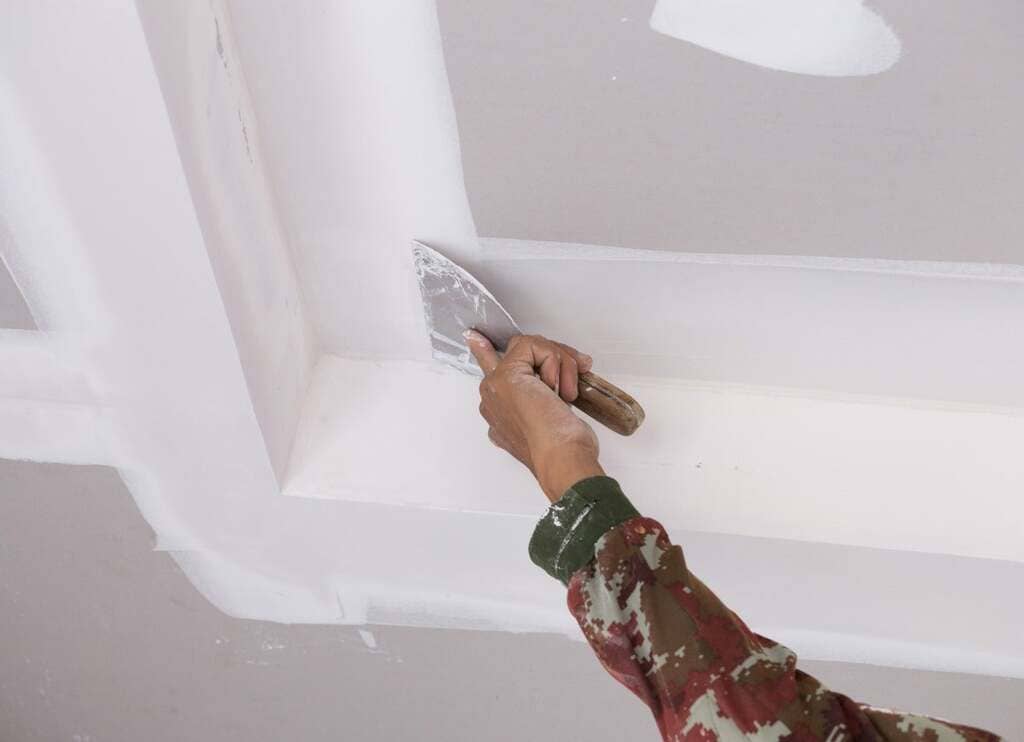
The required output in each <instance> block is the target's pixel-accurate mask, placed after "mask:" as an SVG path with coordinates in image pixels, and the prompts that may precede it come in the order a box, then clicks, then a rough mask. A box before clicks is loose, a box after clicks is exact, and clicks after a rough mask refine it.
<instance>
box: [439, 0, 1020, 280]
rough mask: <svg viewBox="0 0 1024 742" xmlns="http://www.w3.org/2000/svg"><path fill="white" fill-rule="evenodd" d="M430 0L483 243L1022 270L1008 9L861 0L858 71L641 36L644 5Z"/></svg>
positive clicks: (1015, 84)
mask: <svg viewBox="0 0 1024 742" xmlns="http://www.w3.org/2000/svg"><path fill="white" fill-rule="evenodd" d="M438 5H439V12H440V17H441V28H442V33H443V37H444V47H445V57H446V63H447V67H448V74H449V78H450V80H451V85H452V92H453V96H454V100H455V105H456V112H457V115H458V123H459V130H460V134H461V139H462V153H463V163H464V167H465V173H466V184H467V188H468V191H469V196H470V202H471V205H472V208H473V214H474V217H475V220H476V224H477V227H478V229H479V231H480V234H481V235H484V236H489V237H514V238H523V239H532V240H549V241H563V242H578V243H588V244H600V245H615V246H622V247H638V248H650V249H664V250H676V251H686V252H699V253H707V252H714V253H749V254H783V255H821V256H831V257H864V258H892V259H914V260H950V261H995V262H1007V263H1020V262H1024V247H1022V246H1021V240H1020V236H1021V233H1022V231H1024V215H1022V212H1021V210H1020V208H1019V204H1018V202H1019V194H1020V193H1022V192H1024V148H1022V147H1021V146H1020V132H1021V131H1024V98H1022V96H1021V95H1020V70H1021V69H1024V45H1022V44H1021V43H1020V33H1019V29H1020V28H1021V26H1022V24H1024V6H1022V5H1021V4H1020V3H1018V2H1016V0H993V1H992V2H986V3H964V2H958V1H957V0H935V1H934V2H929V3H926V4H920V3H903V2H898V0H879V1H878V2H873V3H871V4H870V5H871V8H872V11H873V12H875V13H877V14H878V15H879V16H880V17H881V18H884V20H885V23H886V24H888V27H890V28H891V29H892V31H893V33H894V34H895V35H896V36H897V37H898V39H899V41H900V43H901V44H902V50H901V52H900V56H899V59H898V61H896V62H895V63H894V64H892V66H891V67H888V68H887V69H884V71H882V72H880V73H878V74H869V75H865V76H856V77H823V76H816V75H813V74H794V73H792V72H785V71H779V70H775V69H768V68H766V67H765V66H758V64H754V63H750V62H746V61H740V60H738V59H735V58H733V57H730V56H727V55H726V54H725V53H718V52H715V51H711V50H709V49H708V48H704V47H702V46H697V45H695V44H694V43H690V42H688V41H685V40H682V39H681V38H676V37H673V36H669V35H666V34H665V33H658V32H655V31H654V30H652V28H651V26H650V20H651V16H652V11H653V10H654V8H655V2H654V1H653V0H567V1H566V2H560V3H522V2H517V0H487V1H486V2H480V1H479V0H439V3H438ZM681 5H685V3H683V2H682V0H679V1H678V2H676V3H675V4H673V5H672V8H673V9H677V8H676V6H681ZM780 5H786V6H787V7H788V6H789V5H799V4H798V3H797V4H794V3H788V4H786V3H781V4H780ZM662 6H663V9H664V4H662ZM661 25H662V26H664V24H661ZM811 26H813V24H811ZM811 26H808V28H811ZM780 28H782V27H781V26H779V25H778V24H774V25H773V24H764V30H763V33H764V34H765V36H766V37H765V38H764V39H760V40H758V39H749V38H744V39H739V40H737V43H736V44H732V45H730V44H727V43H724V42H723V40H722V39H718V37H715V38H716V39H717V41H716V42H715V43H714V44H712V46H714V47H716V48H719V49H722V50H723V51H726V52H728V51H729V50H730V49H733V50H735V49H741V50H742V49H753V50H755V51H757V50H759V49H760V50H764V49H767V50H769V51H771V50H773V49H775V50H778V48H779V43H776V42H779V40H778V39H773V38H769V37H770V36H771V35H772V34H778V33H779V32H780ZM750 30H751V29H747V31H750ZM754 30H755V31H756V29H754ZM833 30H834V29H833ZM685 31H686V29H682V30H679V33H680V35H682V36H685V35H686V34H685ZM811 33H812V32H811V31H808V32H807V34H811ZM833 35H835V34H833ZM840 36H842V35H841V34H839V35H836V38H839V37H840ZM805 37H806V38H805ZM701 38H703V37H701ZM826 40H827V39H826ZM725 41H728V39H726V40H725ZM740 41H742V42H743V43H742V44H740V43H739V42H740ZM812 41H813V42H814V43H817V42H819V41H822V39H819V38H818V37H816V36H815V37H813V38H812V37H811V36H809V35H805V36H801V37H800V38H797V39H795V40H793V41H792V43H804V42H806V43H811V42H812ZM720 42H721V43H720ZM755 42H757V43H755ZM760 42H764V43H760ZM708 43H710V42H708ZM811 51H813V50H811ZM826 51H827V50H826ZM780 53H781V52H780ZM745 56H747V57H749V58H751V59H753V60H755V61H757V60H760V61H761V63H762V64H768V63H770V61H771V59H774V57H771V56H770V55H769V57H764V56H763V55H761V56H758V55H756V54H754V55H749V54H748V55H745ZM798 57H799V55H798ZM766 59H767V60H768V61H765V60H766ZM802 59H803V57H800V58H799V59H798V60H797V61H800V60H802ZM803 61H804V62H806V60H803ZM889 61H891V60H888V61H887V62H886V64H888V62H889ZM796 68H801V66H800V65H796ZM802 68H807V69H812V70H813V69H814V67H813V66H808V65H806V64H804V65H803V67H802ZM878 68H880V69H883V68H885V65H878ZM866 69H867V68H866ZM869 71H870V70H869Z"/></svg>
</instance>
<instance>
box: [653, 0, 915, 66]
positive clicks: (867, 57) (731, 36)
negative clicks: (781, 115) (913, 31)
mask: <svg viewBox="0 0 1024 742" xmlns="http://www.w3.org/2000/svg"><path fill="white" fill-rule="evenodd" d="M651 28H653V29H654V30H655V31H658V32H660V33H663V34H666V35H668V36H673V37H675V38H677V39H682V40H683V41H689V42H691V43H693V44H696V45H697V46H702V47H704V48H706V49H710V50H712V51H715V52H718V53H719V54H724V55H726V56H729V57H733V58H735V59H739V60H741V61H744V62H750V63H752V64H756V65H759V66H762V67H769V68H772V69H776V70H783V71H786V72H797V73H801V74H805V75H823V76H827V77H850V76H858V75H873V74H877V73H879V72H884V71H885V70H887V69H889V68H890V67H892V66H893V65H894V64H895V63H896V62H897V61H898V60H899V58H900V50H901V45H900V40H899V38H898V37H897V36H896V34H895V33H894V32H893V30H892V29H891V28H890V27H889V26H888V25H887V24H886V22H885V20H883V19H882V17H881V16H880V15H878V14H877V13H876V12H874V11H872V10H870V9H868V8H866V7H864V3H863V0H658V3H657V5H656V6H655V8H654V12H653V14H652V15H651Z"/></svg>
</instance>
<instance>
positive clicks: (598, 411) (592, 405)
mask: <svg viewBox="0 0 1024 742" xmlns="http://www.w3.org/2000/svg"><path fill="white" fill-rule="evenodd" d="M573 405H574V406H575V407H576V409H578V410H580V411H581V412H583V413H585V414H587V415H589V416H590V417H592V418H594V419H595V420H597V421H598V422H599V423H601V424H602V425H604V426H606V427H608V428H611V429H612V430H614V431H615V432H616V433H618V434H620V435H632V434H633V433H634V432H635V431H636V429H637V428H639V427H640V423H642V422H643V421H644V408H643V407H641V406H640V403H639V402H637V401H636V400H635V399H633V398H632V397H631V396H629V395H628V394H626V393H625V392H624V391H622V390H621V389H619V388H618V387H617V386H615V385H614V384H611V383H609V382H607V381H605V380H604V379H602V378H601V377H600V376H598V375H597V374H592V373H589V372H587V373H583V374H580V376H579V396H577V397H576V400H575V401H574V402H573Z"/></svg>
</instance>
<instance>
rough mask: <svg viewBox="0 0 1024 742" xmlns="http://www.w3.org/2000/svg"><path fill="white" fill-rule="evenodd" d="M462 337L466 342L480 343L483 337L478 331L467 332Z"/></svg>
mask: <svg viewBox="0 0 1024 742" xmlns="http://www.w3.org/2000/svg"><path fill="white" fill-rule="evenodd" d="M462 337H464V338H465V339H466V340H472V341H473V342H479V341H480V338H481V337H482V335H480V333H479V332H477V331H476V330H466V331H465V332H464V333H462Z"/></svg>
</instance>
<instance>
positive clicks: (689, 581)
mask: <svg viewBox="0 0 1024 742" xmlns="http://www.w3.org/2000/svg"><path fill="white" fill-rule="evenodd" d="M530 556H531V558H532V559H533V561H534V562H536V563H537V564H538V565H539V566H541V567H543V568H544V569H545V570H546V571H547V572H548V573H549V574H551V575H552V576H554V577H556V578H557V579H559V580H561V581H562V582H563V583H566V584H567V585H568V587H569V599H568V602H569V608H570V610H571V611H572V613H573V615H574V616H575V618H576V620H577V622H579V625H580V627H581V628H582V629H583V633H584V634H585V636H586V638H587V641H588V642H589V643H590V646H591V647H592V648H593V650H594V652H595V653H596V654H597V656H598V658H599V659H600V661H601V663H602V664H603V665H604V667H605V669H606V670H607V671H608V672H609V673H610V674H611V675H612V677H614V678H615V679H616V680H618V681H619V682H620V683H622V684H623V685H624V686H626V687H627V688H629V690H631V691H632V692H633V693H634V694H636V695H637V696H639V697H640V699H641V700H643V701H644V703H646V704H647V705H648V706H649V707H650V709H651V711H652V712H653V713H654V716H655V719H656V721H657V724H658V728H659V730H660V731H661V734H662V737H663V738H664V739H666V740H702V741H703V740H768V739H773V740H774V739H787V740H794V741H803V740H806V741H808V742H819V741H820V742H825V741H827V742H839V740H850V739H854V740H914V741H921V742H924V741H925V740H927V741H928V742H946V741H947V740H948V741H950V742H951V741H953V740H956V741H957V742H960V741H965V742H991V741H993V740H998V739H999V738H998V737H997V736H996V735H994V734H991V733H988V732H983V731H981V730H977V729H973V728H969V727H964V726H961V725H956V724H952V723H950V722H945V721H941V720H938V719H933V718H929V717H924V716H917V715H913V714H904V713H900V712H895V711H889V710H886V709H879V708H874V707H870V706H866V705H864V704H858V703H856V702H854V701H852V700H850V699H849V698H847V697H846V696H844V695H841V694H839V693H834V692H832V691H830V690H829V689H828V688H826V687H825V686H823V685H822V684H821V683H819V682H818V681H817V680H815V679H814V678H813V677H811V676H809V675H807V674H806V673H804V672H802V671H800V670H798V669H797V667H796V655H795V654H794V653H793V652H792V651H790V650H789V649H787V648H786V647H784V646H782V645H781V644H777V643H776V642H773V641H772V640H770V639H766V638H765V637H763V636H759V635H758V634H755V633H753V632H752V631H750V629H748V628H747V626H746V624H744V623H743V621H741V620H740V618H739V617H738V616H736V615H735V614H734V613H732V611H730V610H729V609H728V608H726V606H725V605H724V604H723V603H722V602H721V601H720V600H719V599H718V598H717V597H716V596H715V594H714V593H712V592H711V591H710V590H709V589H708V588H707V587H706V586H705V585H704V584H703V583H702V582H701V581H700V580H698V579H697V578H696V577H694V576H693V575H692V574H691V573H690V572H689V570H688V569H687V567H686V561H685V559H684V557H683V552H682V549H680V548H679V547H678V546H673V545H672V544H671V543H670V541H669V538H668V535H667V534H666V533H665V529H664V528H663V527H662V526H661V525H660V524H659V523H658V522H657V521H654V520H651V519H649V518H643V517H640V515H639V514H638V513H637V511H636V509H635V508H634V507H633V506H632V504H630V502H629V500H627V499H626V497H625V495H623V494H622V491H621V489H619V485H618V483H617V482H616V481H615V480H614V479H610V478H608V477H593V478H591V479H585V480H583V481H582V482H579V483H577V484H576V485H574V486H573V487H572V488H571V489H570V490H568V491H567V492H566V493H565V495H564V496H563V497H562V498H561V499H560V500H558V501H557V502H556V503H554V504H553V505H552V506H551V508H550V509H549V510H548V512H547V514H546V515H545V516H544V518H543V519H542V520H541V521H540V523H538V525H537V528H536V530H535V531H534V535H533V538H532V539H531V541H530Z"/></svg>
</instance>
